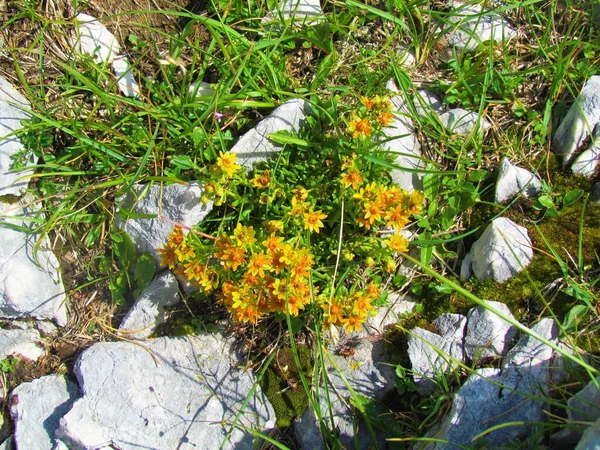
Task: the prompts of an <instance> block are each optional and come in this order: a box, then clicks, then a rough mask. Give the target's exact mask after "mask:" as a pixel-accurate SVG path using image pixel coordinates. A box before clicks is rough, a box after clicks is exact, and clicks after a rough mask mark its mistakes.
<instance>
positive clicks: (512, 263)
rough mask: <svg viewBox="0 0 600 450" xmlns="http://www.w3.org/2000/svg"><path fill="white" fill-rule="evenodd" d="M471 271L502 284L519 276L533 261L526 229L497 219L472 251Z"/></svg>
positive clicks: (509, 221)
mask: <svg viewBox="0 0 600 450" xmlns="http://www.w3.org/2000/svg"><path fill="white" fill-rule="evenodd" d="M471 258H472V259H471V268H472V270H473V273H474V274H475V276H476V277H477V278H478V279H480V280H484V279H486V278H493V279H494V280H495V281H497V282H499V283H503V282H504V281H506V280H508V279H509V278H511V277H513V276H514V275H516V274H517V273H519V272H521V271H522V270H523V269H524V268H525V267H527V266H528V265H529V263H531V261H532V259H533V248H532V243H531V239H529V235H528V233H527V229H526V228H525V227H522V226H520V225H517V224H515V223H514V222H512V221H511V220H509V219H506V218H504V217H499V218H497V219H494V221H493V222H492V223H491V224H490V225H488V227H487V228H486V229H485V231H484V232H483V234H482V235H481V237H480V238H479V239H478V240H477V241H475V243H474V244H473V247H472V248H471Z"/></svg>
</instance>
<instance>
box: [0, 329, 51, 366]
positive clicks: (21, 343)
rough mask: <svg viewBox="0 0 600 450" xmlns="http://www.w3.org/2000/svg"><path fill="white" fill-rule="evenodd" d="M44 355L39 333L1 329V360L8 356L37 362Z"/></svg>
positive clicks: (28, 330)
mask: <svg viewBox="0 0 600 450" xmlns="http://www.w3.org/2000/svg"><path fill="white" fill-rule="evenodd" d="M43 354H44V346H43V345H42V338H41V336H40V333H39V331H37V330H34V329H31V328H30V329H27V330H3V329H0V360H2V359H5V358H6V357H7V356H21V357H25V358H27V359H30V360H32V361H37V360H38V359H39V358H40V357H41V356H42V355H43Z"/></svg>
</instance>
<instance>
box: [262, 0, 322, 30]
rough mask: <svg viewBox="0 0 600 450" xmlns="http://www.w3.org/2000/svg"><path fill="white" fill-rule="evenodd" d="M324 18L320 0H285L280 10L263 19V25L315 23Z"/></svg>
mask: <svg viewBox="0 0 600 450" xmlns="http://www.w3.org/2000/svg"><path fill="white" fill-rule="evenodd" d="M322 18H324V15H323V10H322V9H321V2H320V1H319V0H284V1H283V3H281V4H280V5H279V7H278V8H276V9H274V10H273V11H271V12H270V13H269V14H267V15H266V16H265V17H263V19H262V21H261V23H262V24H263V25H264V24H270V23H273V22H279V21H282V22H290V21H291V22H295V23H307V24H309V23H315V22H318V21H320V19H322Z"/></svg>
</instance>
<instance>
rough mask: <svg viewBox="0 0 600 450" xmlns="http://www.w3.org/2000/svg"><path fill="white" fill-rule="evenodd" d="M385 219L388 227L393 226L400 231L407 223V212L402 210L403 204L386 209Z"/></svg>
mask: <svg viewBox="0 0 600 450" xmlns="http://www.w3.org/2000/svg"><path fill="white" fill-rule="evenodd" d="M385 220H386V222H387V226H388V227H394V228H395V229H396V230H397V231H400V230H401V229H402V228H404V227H405V226H406V224H407V223H408V213H407V212H406V211H405V210H404V206H403V205H397V206H396V207H395V208H391V209H388V210H387V211H386V214H385Z"/></svg>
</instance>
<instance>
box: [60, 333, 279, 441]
mask: <svg viewBox="0 0 600 450" xmlns="http://www.w3.org/2000/svg"><path fill="white" fill-rule="evenodd" d="M234 345H235V343H234V342H233V340H232V339H225V338H224V337H223V336H222V335H221V334H213V335H211V334H203V335H200V336H193V337H192V336H187V337H182V338H159V339H152V340H148V341H146V342H144V346H141V345H135V344H133V343H129V342H102V343H97V344H95V345H93V346H92V347H90V348H88V349H87V350H86V351H85V352H83V353H82V355H81V356H80V357H79V359H78V361H77V363H76V364H75V369H74V370H75V374H76V375H77V379H78V380H79V382H80V385H81V386H82V391H83V398H81V399H79V400H77V401H76V402H75V404H74V405H73V408H72V409H71V410H70V411H69V412H68V413H67V414H66V415H65V416H64V417H63V418H62V419H61V420H60V432H59V434H58V437H60V438H61V439H62V440H63V441H64V442H65V443H66V444H67V445H69V446H70V447H72V448H76V449H86V450H87V449H90V450H91V449H96V448H101V447H103V446H112V447H114V448H120V449H122V450H134V449H135V450H138V449H140V448H153V449H175V448H178V447H185V448H192V446H193V445H197V446H201V447H202V448H204V449H207V450H208V449H215V450H216V449H218V448H221V447H220V446H221V445H223V447H222V448H225V449H234V448H235V449H242V450H243V449H253V448H254V445H253V441H254V438H253V436H252V434H251V433H250V432H246V431H243V430H241V429H240V428H237V427H235V426H233V421H234V420H235V419H236V418H237V417H238V414H239V421H238V423H239V424H240V425H242V426H245V427H251V428H252V429H254V430H257V431H259V432H263V433H265V432H266V433H267V434H268V430H265V428H267V425H271V426H272V424H273V423H274V421H275V415H274V412H273V409H272V408H271V406H270V404H268V402H267V400H266V399H265V397H264V395H263V394H262V391H261V389H260V387H258V386H255V383H256V379H255V377H254V376H253V374H252V372H251V371H249V370H243V360H242V359H241V358H239V357H238V355H237V354H236V352H235V350H234ZM253 387H256V390H255V391H254V394H253V395H251V396H250V398H249V401H248V404H247V406H246V407H245V408H244V410H243V411H242V403H243V402H244V400H245V399H246V397H247V396H248V394H249V393H250V391H251V389H252V388H253ZM230 431H231V436H230V438H229V440H227V438H226V436H227V434H228V433H229V432H230Z"/></svg>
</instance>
